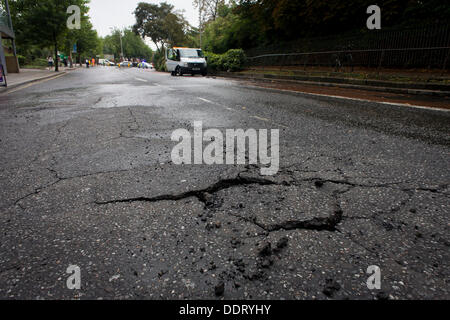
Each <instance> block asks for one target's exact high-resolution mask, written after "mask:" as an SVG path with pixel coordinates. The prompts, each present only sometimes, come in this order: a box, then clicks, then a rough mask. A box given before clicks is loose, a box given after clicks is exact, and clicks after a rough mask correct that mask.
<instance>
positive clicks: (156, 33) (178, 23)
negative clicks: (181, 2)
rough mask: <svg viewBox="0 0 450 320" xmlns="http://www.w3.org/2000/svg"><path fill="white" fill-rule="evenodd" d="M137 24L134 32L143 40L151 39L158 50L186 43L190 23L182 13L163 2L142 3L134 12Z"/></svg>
mask: <svg viewBox="0 0 450 320" xmlns="http://www.w3.org/2000/svg"><path fill="white" fill-rule="evenodd" d="M134 14H135V16H136V24H135V25H134V26H133V31H134V32H135V33H136V34H138V35H140V36H141V37H142V38H143V39H145V38H150V39H151V40H152V41H153V42H154V43H155V45H156V47H157V48H158V50H159V49H160V45H162V46H164V44H166V43H169V44H171V45H176V44H181V42H184V40H185V39H186V38H185V33H186V31H187V29H188V23H187V22H186V20H185V19H184V17H183V15H182V14H181V13H178V12H175V11H174V6H172V5H170V4H168V3H166V2H162V3H160V4H159V5H158V4H150V3H144V2H140V3H139V4H138V6H137V8H136V10H135V12H134Z"/></svg>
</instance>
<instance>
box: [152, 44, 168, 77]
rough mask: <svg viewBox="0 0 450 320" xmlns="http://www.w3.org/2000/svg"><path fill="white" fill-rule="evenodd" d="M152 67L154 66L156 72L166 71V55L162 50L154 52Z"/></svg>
mask: <svg viewBox="0 0 450 320" xmlns="http://www.w3.org/2000/svg"><path fill="white" fill-rule="evenodd" d="M153 65H154V66H155V69H156V70H158V71H163V72H166V71H167V67H166V54H165V50H164V48H162V49H159V50H157V51H156V52H155V55H154V56H153Z"/></svg>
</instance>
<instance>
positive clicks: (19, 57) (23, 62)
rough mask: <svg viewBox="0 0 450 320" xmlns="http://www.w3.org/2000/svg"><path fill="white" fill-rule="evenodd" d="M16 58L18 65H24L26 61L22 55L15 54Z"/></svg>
mask: <svg viewBox="0 0 450 320" xmlns="http://www.w3.org/2000/svg"><path fill="white" fill-rule="evenodd" d="M17 60H19V66H24V65H25V63H26V59H25V57H24V56H21V55H17Z"/></svg>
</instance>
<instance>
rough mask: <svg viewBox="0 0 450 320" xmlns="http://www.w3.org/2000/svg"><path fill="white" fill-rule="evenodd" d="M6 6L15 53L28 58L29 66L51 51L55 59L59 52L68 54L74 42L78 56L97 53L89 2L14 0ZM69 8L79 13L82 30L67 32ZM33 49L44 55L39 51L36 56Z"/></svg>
mask: <svg viewBox="0 0 450 320" xmlns="http://www.w3.org/2000/svg"><path fill="white" fill-rule="evenodd" d="M9 3H10V8H11V18H12V20H13V25H14V30H15V32H16V42H17V47H18V52H19V53H21V54H22V55H24V56H25V57H27V58H28V57H29V58H30V59H31V62H33V61H34V60H35V59H36V58H43V57H46V55H48V52H49V49H50V48H51V49H50V50H51V51H53V55H54V56H55V59H56V53H57V52H58V51H59V50H61V49H62V50H65V51H66V54H68V53H69V52H68V51H69V50H71V48H72V46H73V44H74V43H75V41H77V44H78V46H79V48H80V50H81V52H83V53H85V54H89V55H95V54H96V53H98V51H97V49H98V41H99V39H98V36H97V33H96V31H95V30H93V28H92V24H91V23H90V21H89V17H88V11H89V8H88V6H87V4H88V3H89V0H58V1H55V0H15V1H10V2H9ZM71 5H76V6H78V7H80V9H81V30H69V29H68V28H67V19H68V17H69V14H67V8H68V7H69V6H71ZM75 39H76V40H75ZM36 48H38V49H41V50H42V49H45V50H42V51H45V55H44V53H43V52H42V51H41V52H40V53H39V55H38V56H36V50H35V49H36ZM33 51H34V53H33ZM55 69H56V71H57V70H58V64H55Z"/></svg>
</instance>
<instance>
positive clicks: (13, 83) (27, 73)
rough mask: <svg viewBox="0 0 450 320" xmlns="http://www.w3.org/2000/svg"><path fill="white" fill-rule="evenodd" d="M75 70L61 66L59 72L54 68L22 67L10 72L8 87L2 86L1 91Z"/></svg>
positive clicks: (7, 78)
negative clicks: (18, 70) (15, 71)
mask: <svg viewBox="0 0 450 320" xmlns="http://www.w3.org/2000/svg"><path fill="white" fill-rule="evenodd" d="M70 70H75V68H64V67H62V68H60V71H59V72H55V71H54V70H40V69H21V70H20V73H9V74H8V75H7V76H6V80H7V82H8V87H7V88H5V87H0V92H6V91H7V90H10V89H13V88H17V87H19V86H22V85H26V84H29V83H32V82H36V81H40V80H45V79H51V78H54V77H57V76H60V75H62V74H65V73H66V72H67V71H70Z"/></svg>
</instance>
